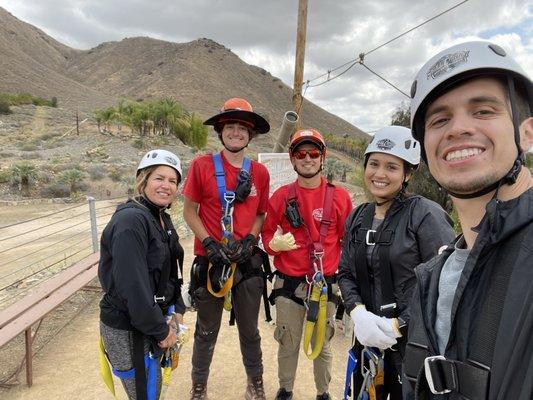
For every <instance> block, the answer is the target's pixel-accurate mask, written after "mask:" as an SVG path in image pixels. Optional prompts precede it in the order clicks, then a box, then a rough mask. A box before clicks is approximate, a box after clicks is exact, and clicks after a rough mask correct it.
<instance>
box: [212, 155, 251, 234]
mask: <svg viewBox="0 0 533 400" xmlns="http://www.w3.org/2000/svg"><path fill="white" fill-rule="evenodd" d="M213 164H214V165H215V178H216V180H217V188H218V198H219V200H220V206H221V207H222V217H221V223H222V234H223V236H224V235H225V234H228V233H231V232H232V231H233V205H234V202H235V192H234V191H233V190H227V188H226V174H225V173H224V165H223V164H222V157H221V155H220V153H216V154H213ZM250 165H251V161H250V159H249V158H248V157H244V159H243V161H242V167H241V169H242V170H243V171H246V173H250Z"/></svg>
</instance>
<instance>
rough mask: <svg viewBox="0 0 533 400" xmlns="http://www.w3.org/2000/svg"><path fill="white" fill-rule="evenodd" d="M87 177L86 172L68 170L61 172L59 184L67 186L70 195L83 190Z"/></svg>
mask: <svg viewBox="0 0 533 400" xmlns="http://www.w3.org/2000/svg"><path fill="white" fill-rule="evenodd" d="M85 176H86V175H85V172H83V171H80V170H79V169H68V170H66V171H63V172H61V174H60V175H59V182H61V183H65V184H67V185H68V187H69V189H70V192H69V193H73V192H75V191H77V190H79V189H80V188H81V183H82V181H83V180H84V179H85Z"/></svg>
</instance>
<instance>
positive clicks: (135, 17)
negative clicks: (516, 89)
mask: <svg viewBox="0 0 533 400" xmlns="http://www.w3.org/2000/svg"><path fill="white" fill-rule="evenodd" d="M458 2H459V0H445V1H442V2H439V3H436V2H434V1H430V0H420V1H416V2H413V1H412V0H384V1H381V2H376V1H371V0H362V1H357V2H356V1H334V0H322V1H320V0H315V1H313V0H312V1H309V6H308V24H307V47H306V64H305V73H304V77H305V79H312V78H314V77H316V76H318V75H321V74H323V73H327V71H328V70H329V69H333V68H335V67H337V66H339V65H341V64H343V63H345V62H347V61H349V60H351V59H355V58H356V57H357V56H358V54H359V53H361V52H368V51H369V50H371V49H373V48H375V47H376V46H379V45H380V44H382V43H384V42H386V41H387V40H389V39H391V38H393V37H394V36H396V35H398V34H399V33H402V32H404V31H406V30H407V29H410V28H412V27H414V26H415V25H417V24H419V23H421V22H423V21H425V20H426V19H428V18H430V17H432V16H434V15H436V14H437V13H439V12H441V11H443V10H445V9H447V8H449V7H451V6H453V5H455V4H457V3H458ZM0 6H2V7H4V8H6V9H7V10H8V11H10V12H11V13H13V14H14V15H15V16H16V17H18V18H20V19H22V20H24V21H26V22H28V23H31V24H33V25H35V26H37V27H39V28H40V29H42V30H44V31H45V32H47V33H48V34H50V35H51V36H53V37H54V38H55V39H57V40H59V41H61V42H63V43H65V44H67V45H69V46H72V47H74V48H80V49H88V48H91V47H94V46H96V45H98V44H99V43H101V42H105V41H113V40H121V39H122V38H124V37H132V36H150V37H154V38H158V39H163V40H169V41H174V42H186V41H191V40H195V39H197V38H200V37H207V38H210V39H213V40H215V41H217V42H218V43H220V44H222V45H224V46H226V47H228V48H230V49H231V50H232V51H234V52H235V53H236V54H237V55H239V56H240V57H241V58H243V59H244V60H245V61H246V62H248V63H252V64H255V65H258V66H260V67H263V68H265V69H267V70H268V71H270V72H271V73H272V74H273V75H275V76H278V77H280V78H281V79H282V80H283V81H284V82H285V83H286V84H288V85H289V86H292V79H293V74H294V48H295V39H296V25H297V11H298V2H297V1H286V0H270V1H260V0H233V1H230V0H218V1H217V0H194V1H192V0H181V1H177V0H174V1H172V2H169V1H166V0H150V1H149V0H114V1H111V2H110V1H103V0H92V1H90V2H88V1H84V0H70V1H67V0H49V1H46V2H42V1H37V0H19V1H17V2H12V1H8V0H0ZM532 15H533V7H532V6H531V3H530V2H529V1H527V0H506V1H505V2H502V1H500V0H486V1H481V0H470V1H469V2H467V3H465V4H463V5H461V6H460V7H458V8H457V9H456V10H454V11H451V12H450V13H448V14H446V15H444V16H442V17H440V18H438V19H436V20H434V21H432V22H430V23H428V24H427V25H425V26H423V27H421V28H419V29H417V30H415V31H414V32H412V33H409V34H408V35H406V36H404V37H402V38H401V39H399V40H397V41H395V42H393V43H392V44H390V45H387V46H385V47H383V48H381V49H379V50H376V51H375V52H373V53H372V54H368V55H367V56H366V57H365V63H366V64H367V65H368V66H369V67H370V68H372V69H373V70H375V71H376V72H378V73H379V74H381V75H383V76H384V77H386V78H387V79H388V80H390V81H391V82H393V83H394V84H395V85H397V86H398V87H399V88H400V89H401V90H403V91H405V92H408V91H409V88H410V85H411V81H412V79H413V76H414V75H415V73H416V71H417V69H418V68H419V67H420V66H421V65H422V63H423V62H424V61H425V60H426V59H428V58H429V57H430V56H431V55H433V54H435V53H436V52H438V51H440V50H441V49H443V48H445V47H447V46H449V45H451V44H453V43H455V42H460V41H464V40H465V39H478V38H483V39H490V40H495V41H497V42H498V43H500V44H501V45H502V46H504V47H505V48H506V49H507V50H508V51H509V52H510V53H511V54H512V55H513V56H515V57H516V58H517V59H518V60H519V62H520V63H521V64H522V65H523V67H524V68H525V69H526V71H531V70H533V51H532V50H533V35H532V30H533V23H532V19H533V18H532ZM337 72H340V71H337ZM333 74H335V72H332V75H333ZM319 82H320V80H317V81H314V82H312V83H319ZM306 97H307V98H308V99H309V100H311V101H314V102H315V103H317V104H318V105H320V106H321V107H323V108H325V109H326V110H328V111H330V112H332V113H334V114H336V115H339V116H341V117H342V118H345V119H346V120H348V121H350V122H352V123H353V124H355V125H357V126H358V127H360V128H362V129H364V130H368V131H372V130H376V129H378V128H379V127H381V126H383V125H386V124H387V123H389V121H390V115H391V114H392V112H393V111H394V109H395V108H396V107H397V106H398V105H399V104H400V103H401V102H402V101H405V100H407V99H406V98H405V97H404V96H403V95H402V94H400V93H398V92H397V91H396V90H394V89H393V88H391V87H390V86H388V85H387V84H385V83H384V82H382V81H381V80H379V79H378V78H377V77H375V76H374V75H372V74H371V73H370V72H368V71H367V70H365V69H364V68H363V67H361V66H360V65H356V66H354V67H353V68H352V69H351V70H350V71H348V72H347V73H346V74H344V75H343V76H342V77H340V78H338V79H335V80H333V81H331V82H329V83H327V84H324V85H321V86H319V87H315V88H308V89H307V91H306Z"/></svg>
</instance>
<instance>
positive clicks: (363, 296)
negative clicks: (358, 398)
mask: <svg viewBox="0 0 533 400" xmlns="http://www.w3.org/2000/svg"><path fill="white" fill-rule="evenodd" d="M364 162H365V163H364V167H365V168H364V182H365V186H366V188H367V190H368V191H369V192H370V194H371V195H372V196H373V197H374V202H372V203H364V204H361V205H360V206H359V207H357V208H356V209H355V210H354V211H353V212H352V214H351V215H350V216H349V217H348V219H347V221H346V229H345V232H346V233H345V237H344V240H343V249H342V255H341V261H340V265H339V275H338V284H339V287H340V289H341V293H342V298H343V300H344V304H345V307H346V312H347V313H348V314H349V315H350V317H351V318H352V320H353V322H354V335H355V338H356V339H357V342H356V346H355V349H354V350H355V353H356V355H357V357H358V359H359V364H361V363H363V362H365V360H361V358H362V357H363V358H364V357H365V355H366V356H367V357H370V353H368V352H367V350H368V348H374V349H371V351H372V352H373V353H374V354H375V355H377V356H381V357H378V358H376V360H378V362H379V363H381V361H379V358H381V359H383V360H384V362H383V363H381V364H382V365H384V368H383V372H384V377H383V375H382V376H379V374H378V377H377V378H376V379H375V380H374V383H375V389H376V394H377V399H386V398H387V395H389V394H390V399H391V400H397V399H402V386H401V362H402V354H403V351H404V348H405V337H406V329H407V325H408V323H409V314H408V311H409V310H408V302H409V300H410V297H411V294H412V290H413V287H414V284H415V274H414V268H415V267H416V266H417V265H418V264H420V263H422V262H424V261H427V260H428V259H430V258H432V257H433V256H434V255H436V254H437V252H438V249H439V248H440V247H441V246H443V245H446V244H448V243H450V242H451V241H452V240H453V238H454V232H453V229H452V226H453V223H452V221H451V219H450V218H449V216H448V215H447V214H446V213H445V212H444V210H443V209H442V208H441V207H440V206H439V205H438V204H436V203H434V202H433V201H431V200H428V199H426V198H424V197H421V196H410V195H407V194H405V188H406V187H407V182H408V181H409V179H410V178H411V176H412V174H413V172H414V171H415V170H416V168H417V167H418V164H419V163H420V145H419V143H418V142H417V141H416V140H414V139H413V137H412V136H411V131H410V130H409V129H407V128H404V127H400V126H389V127H386V128H383V129H381V130H379V131H378V132H376V134H375V135H374V138H373V140H372V142H371V143H370V144H369V145H368V147H367V149H366V152H365V161H364ZM363 348H365V352H364V354H363V353H362V350H363ZM367 361H368V360H367ZM357 371H358V372H357V373H355V374H354V390H355V394H356V395H357V394H358V393H359V392H360V390H361V386H362V385H363V380H364V377H363V376H362V375H361V373H360V371H361V369H360V367H359V366H358V368H357ZM383 378H384V379H383ZM367 382H368V381H367ZM365 386H366V385H365Z"/></svg>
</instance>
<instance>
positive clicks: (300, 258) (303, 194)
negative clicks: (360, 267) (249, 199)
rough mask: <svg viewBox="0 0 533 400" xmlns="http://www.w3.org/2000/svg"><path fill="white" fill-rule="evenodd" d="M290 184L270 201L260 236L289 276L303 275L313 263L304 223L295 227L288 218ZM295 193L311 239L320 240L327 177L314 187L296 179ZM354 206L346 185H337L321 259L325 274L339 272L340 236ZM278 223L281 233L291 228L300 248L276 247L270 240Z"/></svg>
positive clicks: (280, 189)
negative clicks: (301, 184)
mask: <svg viewBox="0 0 533 400" xmlns="http://www.w3.org/2000/svg"><path fill="white" fill-rule="evenodd" d="M287 188H288V185H285V186H282V187H280V188H279V189H278V190H276V191H275V192H274V194H273V195H272V197H271V198H270V200H269V201H268V211H267V216H266V220H265V223H264V225H263V231H262V233H261V237H262V240H263V245H264V247H265V250H266V251H267V252H268V253H269V254H271V255H273V256H274V265H275V267H276V269H277V270H279V271H280V272H281V273H283V274H285V275H289V276H295V277H301V276H304V275H309V274H311V273H312V272H313V271H312V269H311V268H312V267H311V262H310V260H309V250H308V240H309V239H308V237H309V236H308V235H307V233H306V230H305V228H304V227H300V228H297V229H295V228H293V227H292V226H291V225H290V224H289V221H288V220H287V218H285V215H284V213H285V201H286V199H287V192H288V190H287ZM296 195H297V197H298V207H299V211H300V215H301V217H302V218H303V220H304V221H305V224H306V225H307V226H308V228H309V232H310V235H311V239H312V240H313V241H319V238H320V221H321V220H322V212H323V206H324V196H325V195H326V180H325V179H324V178H322V181H321V183H320V186H319V187H317V188H314V189H306V188H302V187H300V186H299V185H298V181H297V182H296ZM351 210H352V201H351V199H350V194H349V193H348V192H347V191H346V189H344V188H343V187H339V186H335V192H334V193H333V209H332V210H331V220H332V223H331V225H330V226H329V229H328V233H327V235H326V237H325V239H324V256H323V257H322V263H323V268H324V274H325V275H326V276H330V275H333V274H334V273H335V272H337V268H338V265H339V259H340V253H341V240H342V237H343V235H344V223H345V221H346V218H347V217H348V214H350V211H351ZM278 226H280V227H281V230H282V233H287V232H292V234H293V235H294V239H295V241H296V244H297V245H298V248H297V249H295V250H290V251H281V252H279V253H277V252H275V251H273V250H272V249H271V248H270V247H269V246H268V244H269V243H270V241H271V240H272V237H273V236H274V233H275V232H276V229H277V228H278Z"/></svg>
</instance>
